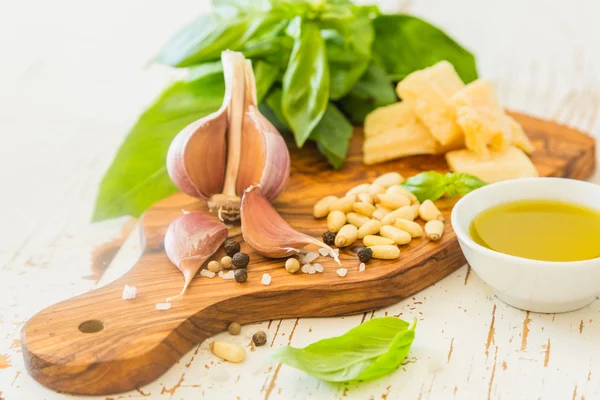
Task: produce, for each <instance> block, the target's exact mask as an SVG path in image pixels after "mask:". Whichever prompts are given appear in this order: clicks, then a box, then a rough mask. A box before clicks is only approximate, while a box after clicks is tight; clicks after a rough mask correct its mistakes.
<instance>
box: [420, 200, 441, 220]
mask: <svg viewBox="0 0 600 400" xmlns="http://www.w3.org/2000/svg"><path fill="white" fill-rule="evenodd" d="M419 216H420V217H421V219H423V220H424V221H432V220H435V219H439V220H440V221H443V220H444V216H443V215H442V213H441V212H440V210H438V208H437V207H436V206H435V204H433V201H431V200H425V201H424V202H423V203H422V204H421V205H420V206H419Z"/></svg>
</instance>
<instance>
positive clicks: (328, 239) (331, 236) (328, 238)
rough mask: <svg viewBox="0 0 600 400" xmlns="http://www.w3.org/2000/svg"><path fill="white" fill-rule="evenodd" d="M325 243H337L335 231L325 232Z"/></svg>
mask: <svg viewBox="0 0 600 400" xmlns="http://www.w3.org/2000/svg"><path fill="white" fill-rule="evenodd" d="M322 237H323V243H325V244H326V245H328V246H333V245H334V244H335V233H333V232H329V231H327V232H325V233H324V234H323V235H322Z"/></svg>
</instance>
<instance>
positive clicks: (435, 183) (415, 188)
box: [402, 171, 448, 202]
mask: <svg viewBox="0 0 600 400" xmlns="http://www.w3.org/2000/svg"><path fill="white" fill-rule="evenodd" d="M447 183H448V178H447V177H446V176H445V175H443V174H440V173H439V172H435V171H428V172H421V173H420V174H417V175H415V176H411V177H410V178H408V179H407V180H406V181H404V183H402V186H404V188H406V189H407V190H409V191H411V192H412V194H414V195H415V196H417V199H418V200H419V201H420V202H424V201H425V200H431V201H435V200H437V199H439V198H440V197H442V196H443V195H444V193H446V185H447Z"/></svg>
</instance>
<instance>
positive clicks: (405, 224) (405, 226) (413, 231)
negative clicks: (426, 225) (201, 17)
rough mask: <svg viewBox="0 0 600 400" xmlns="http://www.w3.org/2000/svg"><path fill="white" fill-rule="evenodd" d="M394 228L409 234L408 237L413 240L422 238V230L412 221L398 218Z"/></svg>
mask: <svg viewBox="0 0 600 400" xmlns="http://www.w3.org/2000/svg"><path fill="white" fill-rule="evenodd" d="M394 226H395V227H396V228H398V229H402V230H403V231H406V232H408V233H410V236H412V237H413V238H416V237H420V236H423V228H421V225H419V224H417V223H416V222H414V221H411V220H408V219H402V218H398V219H396V221H395V222H394Z"/></svg>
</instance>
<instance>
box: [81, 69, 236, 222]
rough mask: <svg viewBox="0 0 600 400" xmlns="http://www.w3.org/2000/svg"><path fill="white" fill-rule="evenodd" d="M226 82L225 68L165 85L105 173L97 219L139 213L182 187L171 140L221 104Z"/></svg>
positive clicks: (94, 217) (95, 217) (93, 218)
mask: <svg viewBox="0 0 600 400" xmlns="http://www.w3.org/2000/svg"><path fill="white" fill-rule="evenodd" d="M224 91H225V85H224V83H223V76H222V75H220V74H216V75H215V74H214V73H212V74H204V75H200V76H196V79H195V80H191V81H179V82H176V83H174V84H173V85H172V86H171V87H169V88H168V89H167V90H165V91H164V92H163V93H162V95H161V96H160V97H159V98H158V99H157V100H156V101H155V102H154V104H153V105H152V106H150V108H148V109H147V110H146V111H145V112H144V113H143V114H142V115H141V116H140V118H139V119H138V121H137V122H136V124H135V125H134V127H133V128H132V129H131V131H130V132H129V134H128V135H127V137H126V138H125V140H124V141H123V143H122V144H121V147H120V148H119V150H118V152H117V154H116V156H115V158H114V160H113V162H112V164H111V166H110V167H109V169H108V171H107V172H106V174H105V175H104V178H103V179H102V182H101V183H100V188H99V192H98V197H97V198H96V205H95V209H94V214H93V217H92V220H93V221H101V220H105V219H109V218H115V217H120V216H122V215H133V216H134V217H139V216H140V215H141V214H142V212H143V211H144V210H145V209H147V208H148V207H149V206H151V205H152V204H153V203H155V202H156V201H158V200H160V199H162V198H164V197H166V196H168V195H170V194H172V193H174V192H176V191H177V188H176V187H175V186H174V185H173V183H172V182H171V179H170V178H169V176H168V174H167V170H166V165H165V159H166V156H167V151H168V149H169V146H170V144H171V141H172V140H173V138H174V137H175V135H177V133H179V131H180V130H181V129H183V128H184V127H185V126H186V125H188V124H190V123H191V122H193V121H195V120H197V119H198V118H201V117H204V116H206V115H208V114H210V113H211V112H214V111H216V110H218V109H219V107H220V106H221V103H222V101H223V93H224Z"/></svg>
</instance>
